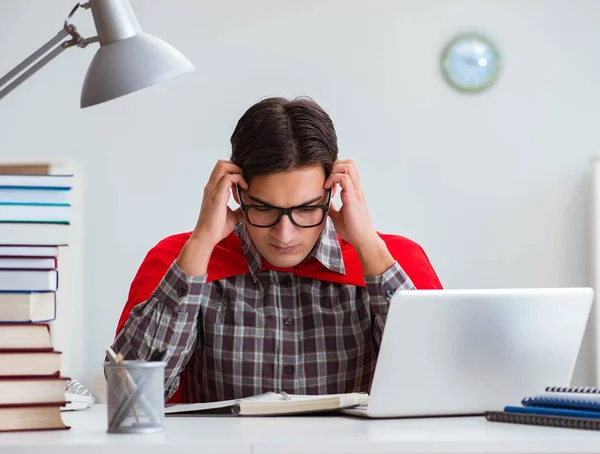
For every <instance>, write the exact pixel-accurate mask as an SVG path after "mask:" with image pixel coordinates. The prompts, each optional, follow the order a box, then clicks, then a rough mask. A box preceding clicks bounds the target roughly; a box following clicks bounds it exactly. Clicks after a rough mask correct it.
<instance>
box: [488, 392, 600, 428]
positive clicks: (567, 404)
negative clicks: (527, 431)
mask: <svg viewBox="0 0 600 454" xmlns="http://www.w3.org/2000/svg"><path fill="white" fill-rule="evenodd" d="M485 417H486V419H487V420H488V421H494V422H504V423H512V424H528V425H534V426H549V427H563V428H570V429H587V430H600V388H595V387H570V386H566V387H560V386H550V387H547V388H546V389H545V390H544V391H543V392H541V393H540V394H537V395H534V396H529V397H525V398H524V399H523V400H522V401H521V405H508V406H506V407H505V408H504V411H488V412H486V413H485Z"/></svg>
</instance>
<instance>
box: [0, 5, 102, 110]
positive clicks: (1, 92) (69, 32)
mask: <svg viewBox="0 0 600 454" xmlns="http://www.w3.org/2000/svg"><path fill="white" fill-rule="evenodd" d="M80 7H81V8H84V9H88V8H89V7H90V6H89V3H85V4H81V3H78V4H77V5H75V7H74V8H73V10H72V11H71V13H70V14H69V16H68V18H67V19H66V20H65V25H64V27H63V28H62V30H60V31H59V32H58V33H57V34H56V35H55V36H54V37H53V38H51V39H50V40H49V41H48V42H47V43H45V44H44V45H43V46H41V47H40V48H39V49H38V50H36V51H35V52H34V53H32V54H31V55H30V56H29V57H27V58H26V59H25V60H23V61H22V62H21V63H19V64H18V65H17V66H15V67H14V68H13V69H11V70H10V71H9V72H8V73H7V74H6V75H5V76H3V77H2V78H1V79H0V100H2V98H4V97H5V96H6V95H8V94H9V93H10V92H11V91H13V90H14V89H15V88H17V87H18V86H19V85H21V84H22V83H23V82H25V81H26V80H27V79H29V78H30V77H31V76H33V75H34V74H35V73H36V72H38V71H39V70H40V69H42V68H43V67H44V66H46V65H47V64H48V63H50V61H52V60H54V59H55V58H56V57H57V56H58V55H60V54H61V53H62V52H63V51H64V50H65V49H68V48H69V47H73V46H78V47H85V46H87V45H88V44H90V43H95V42H98V37H97V36H94V37H92V38H84V37H83V36H81V35H80V34H79V32H78V31H77V28H76V27H75V26H74V25H72V24H69V19H70V18H71V17H72V16H73V14H74V13H75V11H77V9H78V8H80ZM68 36H70V37H71V39H69V40H66V41H63V39H64V38H66V37H68ZM32 64H33V65H32ZM30 65H32V66H30ZM27 67H29V68H28V69H27V70H26V71H25V72H22V71H23V70H24V69H25V68H27ZM18 74H20V75H19V76H18V77H17V75H18ZM15 77H16V78H15ZM13 79H14V80H13ZM11 80H12V82H10V81H11ZM9 82H10V83H9Z"/></svg>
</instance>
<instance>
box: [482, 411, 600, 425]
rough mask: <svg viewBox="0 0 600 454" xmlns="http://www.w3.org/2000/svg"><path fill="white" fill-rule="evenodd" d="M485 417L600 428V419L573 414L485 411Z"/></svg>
mask: <svg viewBox="0 0 600 454" xmlns="http://www.w3.org/2000/svg"><path fill="white" fill-rule="evenodd" d="M485 418H486V419H487V420H488V421H493V422H502V423H509V424H527V425H531V426H546V427H562V428H565V429H584V430H600V419H596V418H574V417H571V416H553V415H541V414H535V413H513V412H507V411H488V412H486V413H485Z"/></svg>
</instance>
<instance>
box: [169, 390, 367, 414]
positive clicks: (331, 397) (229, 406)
mask: <svg viewBox="0 0 600 454" xmlns="http://www.w3.org/2000/svg"><path fill="white" fill-rule="evenodd" d="M368 399H369V396H368V394H363V393H349V394H326V395H320V396H307V395H293V394H286V393H274V392H269V393H265V394H260V395H258V396H252V397H246V398H243V399H232V400H225V401H219V402H208V403H194V404H174V405H167V406H166V408H165V414H166V415H167V416H169V415H172V416H173V415H179V416H194V415H217V414H220V415H231V416H275V415H292V414H302V413H320V412H329V411H337V410H340V409H343V408H350V407H356V406H359V405H361V404H365V403H366V402H367V401H368Z"/></svg>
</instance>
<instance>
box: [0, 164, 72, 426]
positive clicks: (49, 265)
mask: <svg viewBox="0 0 600 454" xmlns="http://www.w3.org/2000/svg"><path fill="white" fill-rule="evenodd" d="M71 186H72V176H71V175H45V174H35V175H26V174H25V175H24V174H0V431H8V430H35V429H37V430H40V429H64V428H67V427H66V426H65V425H64V424H63V422H62V418H61V414H60V408H61V406H63V405H65V385H66V381H67V379H66V378H64V377H62V376H61V373H60V371H61V353H60V352H57V351H56V350H55V349H54V348H53V346H52V337H51V332H50V330H51V325H50V323H49V322H51V321H53V320H55V319H56V308H57V304H59V302H58V301H57V291H58V288H59V282H60V279H59V269H60V267H59V263H60V250H61V248H62V247H66V246H68V233H69V231H68V229H69V224H70V204H69V193H70V190H71Z"/></svg>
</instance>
